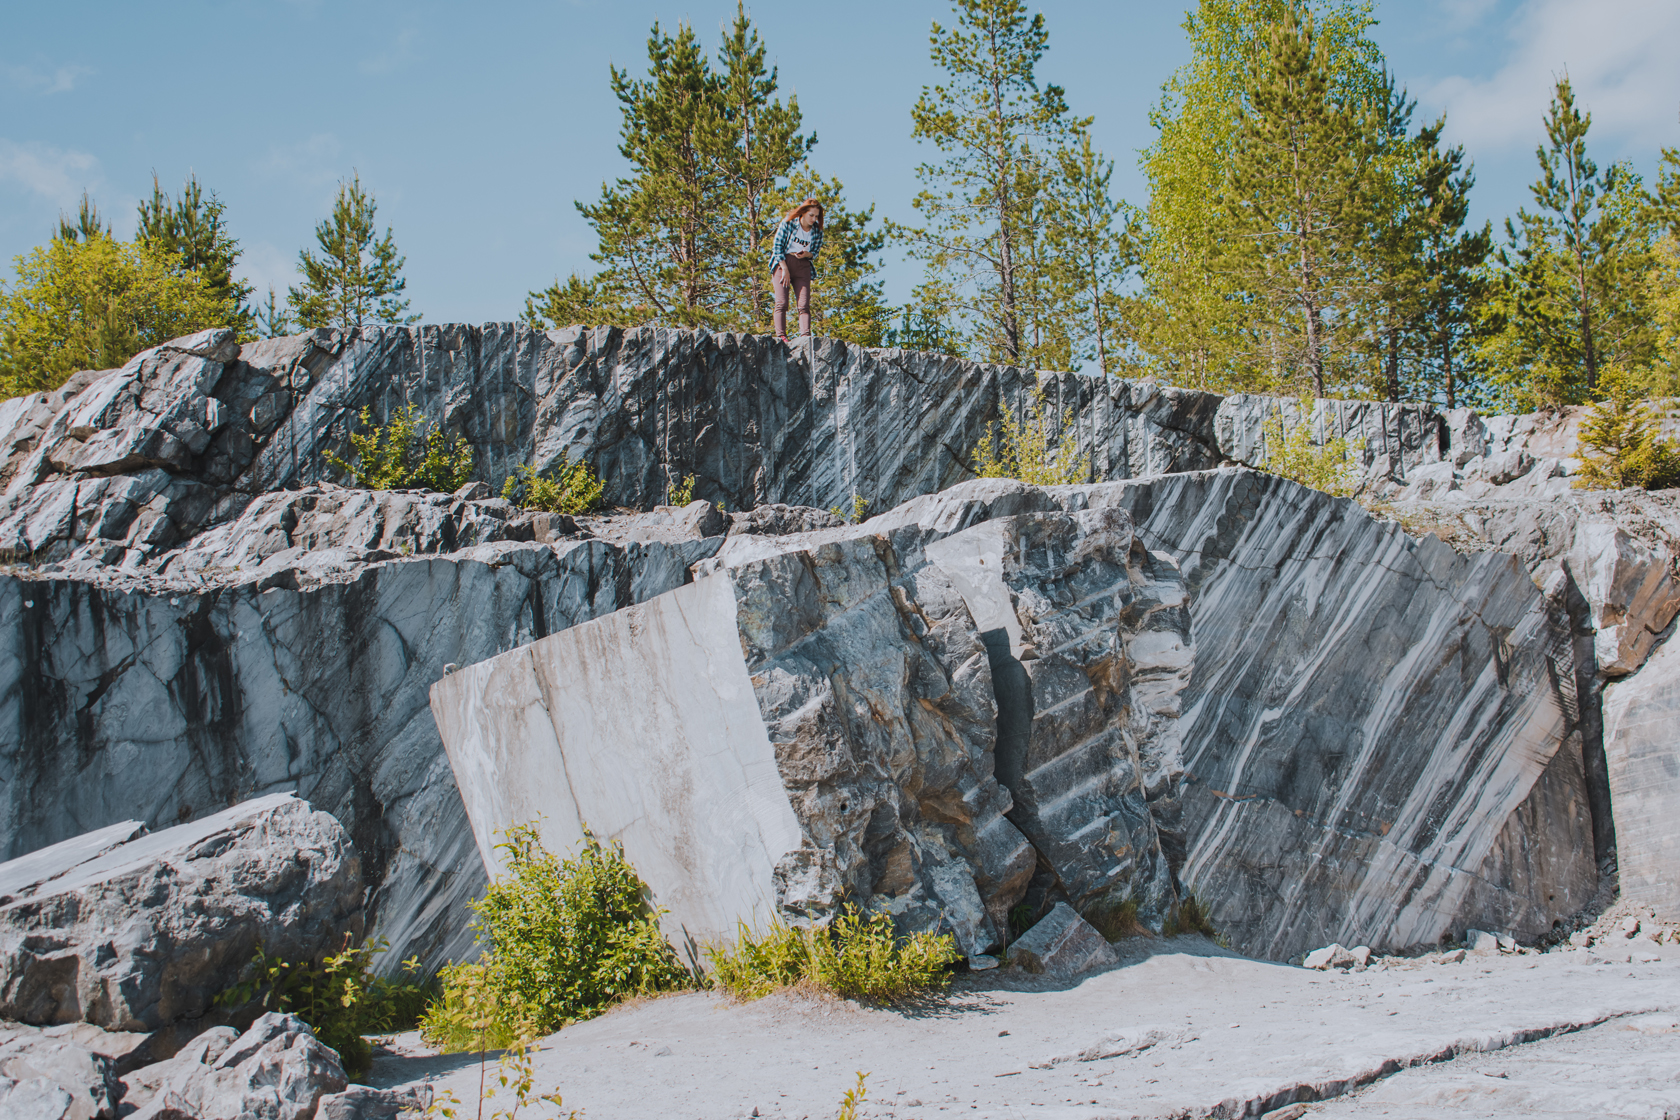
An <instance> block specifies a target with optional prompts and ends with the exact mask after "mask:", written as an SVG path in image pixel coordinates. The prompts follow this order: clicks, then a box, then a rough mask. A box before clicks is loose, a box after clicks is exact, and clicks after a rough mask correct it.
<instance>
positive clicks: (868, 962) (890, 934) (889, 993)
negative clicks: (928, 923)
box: [706, 908, 961, 1003]
mask: <svg viewBox="0 0 1680 1120" xmlns="http://www.w3.org/2000/svg"><path fill="white" fill-rule="evenodd" d="M706 955H707V957H708V958H709V959H710V961H711V964H712V977H713V979H714V980H716V982H717V983H718V984H720V985H721V986H722V987H723V988H724V989H725V990H726V991H728V992H729V994H730V995H733V996H735V997H736V998H737V999H749V1000H750V999H759V998H760V997H762V996H767V995H769V994H770V993H771V992H774V991H777V990H779V989H781V988H787V987H793V986H795V985H799V984H811V985H814V986H816V987H818V988H821V989H823V990H825V991H829V992H832V993H834V994H835V995H837V996H841V997H843V998H846V999H862V1000H870V1001H872V1002H877V1003H881V1002H888V1001H891V1000H899V999H905V998H907V997H910V996H914V995H918V994H920V993H922V992H926V991H933V990H937V989H941V988H944V987H945V986H946V985H947V984H948V983H950V980H951V973H950V966H951V965H952V964H954V963H956V962H957V961H958V960H960V959H961V954H960V953H958V952H957V947H956V942H955V940H954V939H953V938H952V937H951V935H950V934H948V933H941V934H934V933H915V934H911V935H910V936H909V937H905V938H901V937H899V936H898V932H897V930H896V929H895V928H894V927H893V920H892V916H891V915H889V914H868V915H866V914H864V913H862V912H861V911H859V910H857V909H856V908H849V909H847V910H845V911H844V912H842V913H841V914H840V915H839V916H838V917H836V918H835V919H834V920H833V921H832V922H830V923H829V924H828V925H827V926H826V927H821V928H816V929H794V928H792V927H790V926H787V925H783V924H782V923H780V922H777V923H775V924H774V925H772V926H771V927H770V930H769V931H768V932H767V933H764V934H758V933H754V932H753V931H752V930H750V929H748V928H747V927H746V925H745V924H744V923H743V924H742V925H741V926H740V927H739V934H738V936H737V938H736V942H735V945H734V947H733V948H718V949H708V950H707V952H706Z"/></svg>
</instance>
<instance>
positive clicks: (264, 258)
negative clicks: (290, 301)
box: [239, 241, 298, 305]
mask: <svg viewBox="0 0 1680 1120" xmlns="http://www.w3.org/2000/svg"><path fill="white" fill-rule="evenodd" d="M240 248H241V249H242V250H243V252H242V253H241V254H240V256H239V276H240V279H242V280H244V281H245V282H246V283H247V284H250V285H251V286H252V287H253V288H255V289H256V292H255V293H253V294H252V296H251V299H252V301H253V302H255V303H263V302H265V301H266V300H267V299H268V289H269V288H270V287H272V288H273V289H274V295H275V298H276V299H277V300H278V301H279V302H280V303H281V304H282V305H284V304H285V302H286V289H287V288H288V287H290V286H291V285H293V284H296V283H297V282H298V272H297V250H296V249H293V250H291V251H290V252H288V251H286V250H284V249H281V248H279V247H277V246H276V245H274V244H273V243H272V242H268V241H250V242H246V243H245V244H243V245H241V246H240Z"/></svg>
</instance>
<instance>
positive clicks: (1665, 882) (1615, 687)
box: [1604, 627, 1680, 922]
mask: <svg viewBox="0 0 1680 1120" xmlns="http://www.w3.org/2000/svg"><path fill="white" fill-rule="evenodd" d="M1604 753H1605V757H1606V761H1607V763H1608V769H1609V783H1610V803H1611V805H1612V806H1614V811H1615V820H1616V855H1617V861H1616V862H1617V868H1618V877H1619V880H1620V885H1621V892H1622V898H1623V899H1624V900H1626V901H1628V902H1631V903H1633V904H1635V905H1639V906H1645V907H1649V908H1650V909H1651V910H1652V911H1653V912H1654V913H1656V914H1657V915H1658V916H1659V917H1661V918H1663V919H1664V920H1666V921H1670V922H1673V921H1680V642H1677V641H1675V639H1674V627H1670V630H1669V633H1668V635H1667V636H1666V637H1665V639H1664V641H1663V643H1662V644H1661V645H1660V646H1658V647H1657V649H1656V652H1654V653H1653V654H1652V655H1651V658H1650V660H1649V661H1647V662H1646V663H1645V667H1644V668H1642V669H1640V670H1639V672H1638V673H1636V674H1634V675H1633V676H1631V677H1628V678H1626V679H1625V680H1621V681H1616V682H1614V683H1612V684H1611V685H1610V686H1609V687H1608V688H1606V689H1605V690H1604Z"/></svg>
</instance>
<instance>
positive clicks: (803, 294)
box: [782, 257, 811, 334]
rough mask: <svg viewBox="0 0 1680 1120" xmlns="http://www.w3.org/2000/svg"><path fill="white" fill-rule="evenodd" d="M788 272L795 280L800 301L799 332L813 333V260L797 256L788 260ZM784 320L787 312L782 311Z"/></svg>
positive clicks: (794, 291)
mask: <svg viewBox="0 0 1680 1120" xmlns="http://www.w3.org/2000/svg"><path fill="white" fill-rule="evenodd" d="M788 265H789V267H788V272H789V274H790V275H791V278H792V280H793V294H794V296H795V297H797V299H798V301H799V333H800V334H810V333H811V262H810V261H807V260H801V259H799V258H797V257H795V258H794V259H792V260H790V261H789V262H788ZM782 321H783V322H784V323H785V322H786V321H787V312H786V311H785V310H784V311H783V312H782Z"/></svg>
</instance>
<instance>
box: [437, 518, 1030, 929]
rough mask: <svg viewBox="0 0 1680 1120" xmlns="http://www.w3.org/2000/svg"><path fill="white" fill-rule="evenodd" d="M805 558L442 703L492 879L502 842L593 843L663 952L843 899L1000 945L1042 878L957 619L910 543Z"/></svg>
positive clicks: (549, 652)
mask: <svg viewBox="0 0 1680 1120" xmlns="http://www.w3.org/2000/svg"><path fill="white" fill-rule="evenodd" d="M817 536H819V537H822V536H826V537H828V538H830V539H825V540H822V541H820V542H813V541H808V540H805V539H802V538H783V540H784V542H796V543H790V544H786V545H785V546H784V547H781V548H780V550H779V551H777V550H771V551H770V553H769V554H768V555H762V556H754V557H752V558H748V559H743V560H741V561H740V562H738V563H729V564H721V565H719V566H718V567H717V568H715V569H714V570H713V571H712V572H711V574H709V575H706V576H705V577H703V578H701V579H699V580H698V581H697V582H695V583H693V584H691V585H688V586H686V587H682V588H679V589H677V590H675V591H672V592H669V593H667V594H665V595H663V596H659V597H658V598H656V599H653V600H650V601H649V602H647V603H645V604H641V605H639V606H635V607H631V608H629V609H626V610H623V611H620V612H617V613H616V614H614V615H612V616H610V617H608V618H604V619H599V620H596V621H594V622H591V623H586V624H584V625H581V626H577V627H573V628H572V629H571V630H568V631H565V632H563V633H560V634H556V635H554V636H552V637H550V638H546V639H543V640H542V641H539V642H535V643H532V644H531V645H530V646H528V647H526V648H524V649H521V650H518V651H515V652H513V653H510V654H504V655H502V656H500V657H497V658H493V659H491V660H489V661H486V662H482V663H480V664H478V665H473V666H468V667H465V668H463V669H461V670H460V671H458V672H456V673H452V674H450V675H448V676H446V677H444V678H443V679H442V680H441V681H439V682H438V683H437V684H436V685H434V686H433V689H432V705H433V710H434V712H435V713H436V715H437V720H438V725H439V727H440V730H441V732H442V735H443V740H444V743H445V746H446V748H447V750H448V751H449V757H450V762H451V764H452V766H453V768H454V772H455V775H456V779H457V784H458V785H459V787H460V789H461V792H462V796H463V797H464V799H465V801H466V805H467V812H468V816H469V818H470V819H471V821H472V825H473V833H474V835H475V837H476V838H477V840H478V843H479V847H480V851H481V853H482V854H483V856H484V859H485V862H486V864H487V865H488V866H492V867H493V866H495V861H496V859H497V857H496V855H495V835H496V833H497V832H498V831H500V830H504V829H506V828H507V827H509V826H510V825H512V824H517V823H523V822H527V821H534V820H539V819H540V820H541V822H542V830H543V835H544V839H545V842H546V843H547V844H548V845H549V847H550V848H551V849H554V850H558V851H564V850H566V849H568V848H570V847H571V846H572V845H573V844H575V843H576V842H577V841H578V840H579V839H581V837H582V835H583V822H584V821H587V822H588V823H589V825H590V827H591V828H592V829H594V830H595V831H597V832H598V833H600V834H602V835H606V836H612V837H614V838H617V839H620V840H622V841H623V842H624V845H625V850H626V853H627V854H628V855H629V857H630V859H631V861H632V862H633V863H634V864H635V865H636V867H637V869H638V871H639V872H640V874H641V875H642V877H643V878H644V880H646V881H647V883H648V884H649V885H650V887H651V888H652V890H653V894H654V897H655V899H656V901H657V902H658V904H659V905H660V906H662V907H665V908H666V909H667V910H668V911H669V913H668V914H667V915H666V919H665V920H666V926H667V930H668V931H669V932H671V933H672V934H673V935H674V936H675V937H676V938H677V939H678V940H679V942H680V941H682V940H684V939H694V940H698V941H706V940H709V939H716V940H722V939H728V938H730V937H732V936H733V935H734V932H735V928H736V927H735V923H736V922H737V920H746V921H748V922H749V923H755V922H756V923H763V922H765V921H768V920H769V919H771V918H772V917H775V916H777V915H778V914H779V915H780V916H781V917H783V918H784V919H785V920H788V921H792V922H797V923H803V922H807V921H812V920H816V921H825V920H826V919H827V918H828V917H830V916H832V914H833V913H834V912H835V910H836V908H837V907H838V906H839V905H841V903H842V902H843V901H844V900H846V899H852V900H856V901H859V902H864V903H867V904H868V905H869V906H870V907H872V908H875V909H880V910H885V911H887V912H890V913H892V914H894V915H895V917H896V918H897V919H898V920H899V921H900V922H901V924H903V925H904V926H905V927H906V928H909V929H933V928H946V929H949V930H951V931H952V932H953V933H954V934H955V935H956V937H957V941H958V943H959V945H961V946H962V947H963V949H964V950H965V951H966V952H968V953H970V954H977V953H983V952H984V951H985V950H986V949H987V948H989V947H991V946H992V945H994V944H995V943H997V942H998V941H1000V940H1001V937H1002V926H1001V922H1002V920H1003V918H1004V916H1005V915H1006V914H1007V911H1008V909H1009V907H1010V906H1012V905H1013V904H1014V903H1015V902H1016V901H1018V900H1019V898H1020V896H1021V893H1022V892H1023V891H1024V890H1025V887H1026V882H1027V877H1028V876H1029V875H1030V874H1031V872H1032V868H1033V863H1034V860H1033V855H1032V851H1031V849H1030V847H1029V846H1028V844H1027V843H1026V841H1025V839H1024V838H1023V837H1022V836H1021V834H1020V833H1019V832H1018V831H1017V830H1016V829H1015V827H1014V826H1013V825H1011V824H1010V823H1009V822H1008V821H1007V820H1006V819H1005V817H1004V814H1005V813H1006V812H1007V811H1008V810H1009V808H1010V804H1011V803H1010V799H1009V795H1008V793H1007V792H1006V791H1005V790H1004V789H1003V787H1001V786H1000V785H999V784H998V782H997V780H996V778H995V776H994V770H995V767H994V765H993V761H992V757H991V755H992V750H993V745H994V742H995V734H996V732H995V701H994V698H993V690H992V680H991V672H990V667H989V664H988V661H987V657H986V651H985V647H984V645H983V644H982V643H981V641H980V638H979V635H978V634H977V632H976V631H975V628H974V624H973V621H972V618H971V617H970V614H969V611H968V609H967V608H966V607H965V605H964V603H963V600H962V598H961V596H959V595H958V594H957V592H956V590H955V588H954V587H953V586H952V584H951V581H950V580H949V578H948V577H946V576H945V575H944V573H943V572H941V571H940V570H939V569H938V568H937V567H936V566H934V565H931V564H929V563H927V562H926V560H925V559H924V558H923V557H922V556H921V554H920V550H919V545H920V539H921V538H920V535H919V534H918V533H916V532H914V531H907V532H906V533H905V534H904V535H903V539H902V540H901V541H897V542H895V541H894V540H889V539H887V538H884V537H881V536H879V535H876V534H872V533H868V532H865V531H863V530H861V529H858V528H856V527H848V528H846V529H843V530H831V531H830V532H829V533H828V534H818V535H817ZM734 539H737V540H741V539H746V538H734ZM901 546H902V547H901ZM582 695H587V696H589V697H591V702H590V703H588V704H576V703H570V702H568V701H567V698H568V697H571V696H582Z"/></svg>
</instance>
